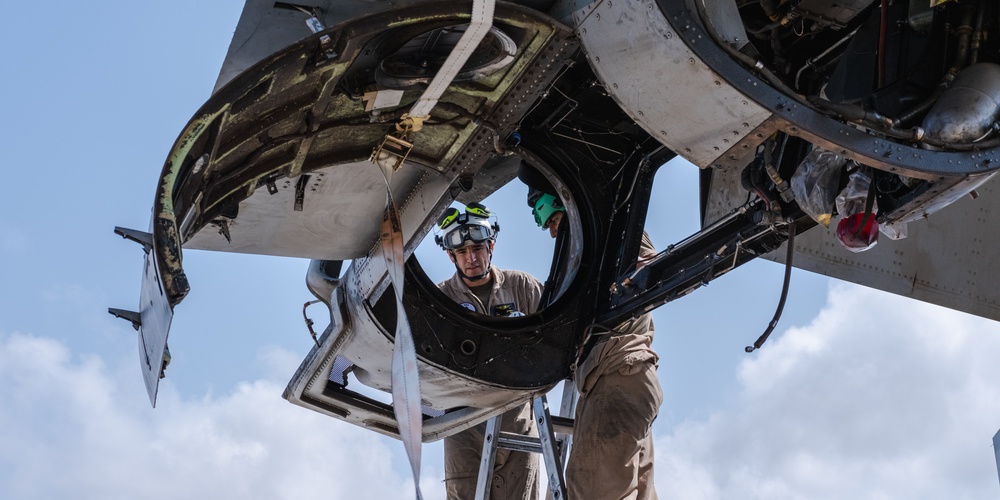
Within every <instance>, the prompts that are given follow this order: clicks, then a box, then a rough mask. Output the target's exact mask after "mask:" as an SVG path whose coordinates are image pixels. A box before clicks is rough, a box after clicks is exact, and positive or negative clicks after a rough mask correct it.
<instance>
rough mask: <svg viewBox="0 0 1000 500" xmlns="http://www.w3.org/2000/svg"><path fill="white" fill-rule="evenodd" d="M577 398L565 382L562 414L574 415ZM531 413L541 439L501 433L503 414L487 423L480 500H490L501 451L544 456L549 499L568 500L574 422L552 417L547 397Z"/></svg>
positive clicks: (534, 402) (569, 382) (478, 487)
mask: <svg viewBox="0 0 1000 500" xmlns="http://www.w3.org/2000/svg"><path fill="white" fill-rule="evenodd" d="M576 398H577V393H576V386H575V385H574V384H573V381H572V380H567V381H565V382H564V383H563V395H562V404H561V406H560V409H559V413H560V414H562V415H574V414H575V412H576ZM531 410H532V414H533V415H534V419H535V424H537V427H538V437H534V436H525V435H523V434H514V433H510V432H502V431H500V424H501V423H502V421H503V414H500V415H497V416H495V417H493V418H491V419H490V420H488V421H487V422H486V435H485V437H484V438H483V454H482V457H483V458H482V461H481V462H480V463H479V478H478V480H477V481H476V500H488V499H489V491H490V486H491V485H492V483H493V465H494V464H495V462H496V455H497V449H498V448H504V449H508V450H514V451H523V452H527V453H541V454H542V458H543V460H544V461H545V472H546V475H547V477H548V481H549V488H548V492H547V494H546V498H547V499H548V500H566V481H565V479H564V478H563V469H564V468H565V466H566V459H567V458H568V457H569V449H570V446H572V440H573V419H572V418H568V417H564V416H559V415H551V414H550V413H549V403H548V400H547V399H546V398H545V395H541V396H539V397H537V398H535V399H534V400H532V402H531Z"/></svg>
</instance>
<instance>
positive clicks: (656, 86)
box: [573, 1, 771, 166]
mask: <svg viewBox="0 0 1000 500" xmlns="http://www.w3.org/2000/svg"><path fill="white" fill-rule="evenodd" d="M573 17H574V22H576V23H577V25H578V26H577V30H578V32H579V33H580V39H581V41H582V43H583V45H584V47H585V48H586V50H587V54H588V57H589V58H590V60H591V61H592V63H593V65H594V69H595V72H596V73H597V75H598V76H599V77H600V78H601V80H602V81H603V82H604V84H605V87H606V88H607V90H608V92H609V93H610V94H611V95H612V96H614V98H615V99H616V100H617V101H618V102H619V104H620V105H621V107H622V109H624V110H625V111H626V112H628V113H629V115H630V117H631V118H632V119H633V120H635V122H636V123H637V124H639V125H640V126H642V127H643V128H644V129H645V130H646V131H647V132H648V133H649V134H650V135H651V136H653V137H655V138H656V139H657V140H659V141H660V142H662V143H663V144H665V145H666V146H667V147H669V148H671V149H672V150H674V151H675V152H676V153H677V154H679V155H681V156H683V157H684V158H686V159H688V160H689V161H691V162H692V163H694V164H696V165H699V166H708V165H713V164H717V163H719V162H720V157H723V155H724V154H726V153H727V152H728V154H729V155H733V157H731V158H729V157H727V158H726V159H725V161H724V162H725V163H726V164H730V163H732V164H739V165H745V164H746V163H747V162H748V161H749V160H750V159H751V158H752V157H753V152H754V150H753V148H751V147H749V146H742V147H740V148H737V150H733V148H734V146H736V145H737V144H738V143H740V142H741V140H742V139H743V138H744V137H747V136H748V135H751V134H753V135H755V136H756V137H763V136H764V134H763V133H761V131H760V130H757V128H758V126H760V125H761V124H762V123H764V122H765V120H767V119H768V118H769V117H770V116H771V113H770V112H769V111H768V110H767V109H765V108H763V107H762V106H760V105H758V104H757V103H756V102H755V101H753V100H752V99H750V98H748V97H747V96H745V95H743V94H742V93H740V92H739V91H737V90H736V89H735V88H733V87H732V86H730V85H726V84H724V80H723V79H722V77H721V76H719V75H718V74H717V73H716V72H715V71H713V70H712V69H711V68H709V67H708V66H707V65H706V64H705V63H704V62H703V61H702V60H701V58H700V57H698V56H696V55H695V54H694V53H693V52H692V51H691V50H690V49H688V47H687V45H686V44H685V43H684V41H683V40H682V39H681V36H682V35H681V34H680V33H678V32H677V31H676V30H674V29H673V28H672V27H671V26H670V25H669V24H668V23H667V21H666V19H665V18H664V17H663V14H662V13H661V12H660V9H659V7H658V6H657V5H656V3H655V2H639V1H620V2H602V3H600V4H598V5H597V6H596V7H595V8H594V10H593V12H590V11H588V10H581V11H578V12H576V13H574V15H573ZM758 134H759V135H758ZM731 150H733V151H735V152H731Z"/></svg>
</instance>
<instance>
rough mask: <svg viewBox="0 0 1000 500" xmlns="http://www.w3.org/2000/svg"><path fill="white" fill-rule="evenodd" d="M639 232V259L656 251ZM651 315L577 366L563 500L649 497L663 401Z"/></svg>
mask: <svg viewBox="0 0 1000 500" xmlns="http://www.w3.org/2000/svg"><path fill="white" fill-rule="evenodd" d="M655 253H656V251H655V250H654V249H653V246H652V243H651V242H650V241H649V238H648V236H646V235H645V234H644V235H643V245H642V251H641V254H642V256H644V257H648V256H651V255H653V254H655ZM652 343H653V319H652V316H651V315H650V314H644V315H642V316H640V317H639V318H637V319H635V320H632V321H628V322H625V323H622V324H621V325H618V326H617V327H616V328H615V331H614V332H612V333H611V334H609V335H608V338H607V340H604V341H602V342H600V343H598V344H597V345H596V346H594V348H593V349H592V350H591V352H590V353H589V354H588V355H587V356H586V358H584V360H583V361H582V362H581V363H580V365H579V366H578V367H577V370H576V373H575V374H574V379H575V381H576V385H577V389H578V390H579V391H580V400H579V402H578V403H577V407H576V416H575V422H574V424H573V447H572V448H571V451H570V456H569V459H568V461H567V464H566V487H567V492H566V494H567V496H568V497H569V500H618V499H629V500H655V499H656V488H655V487H654V484H653V434H652V425H653V420H654V419H655V418H656V415H657V413H658V412H659V408H660V404H661V403H662V402H663V392H662V390H661V389H660V382H659V380H658V379H657V377H656V362H657V361H658V360H659V356H657V355H656V352H655V351H653V348H652Z"/></svg>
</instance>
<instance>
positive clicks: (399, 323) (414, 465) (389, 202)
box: [382, 171, 423, 500]
mask: <svg viewBox="0 0 1000 500" xmlns="http://www.w3.org/2000/svg"><path fill="white" fill-rule="evenodd" d="M383 173H385V172H384V171H383ZM382 256H383V257H384V258H385V266H386V269H387V271H388V275H389V283H391V284H392V289H393V290H394V291H395V293H396V338H395V341H394V342H393V346H392V409H393V412H394V413H395V416H396V425H397V427H398V428H399V437H400V439H402V440H403V447H404V448H405V449H406V456H407V457H408V458H409V459H410V469H411V470H412V471H413V486H414V488H415V489H416V494H417V500H423V495H421V493H420V445H421V443H422V442H423V429H422V427H423V415H422V413H421V410H420V378H419V374H418V371H417V350H416V348H415V346H414V343H413V336H412V334H411V332H410V321H409V319H407V317H406V310H405V309H404V308H403V281H404V274H403V231H402V225H401V224H400V221H399V212H398V211H397V210H396V202H395V201H393V199H392V191H391V190H390V189H389V177H388V176H386V207H385V215H384V216H383V217H382Z"/></svg>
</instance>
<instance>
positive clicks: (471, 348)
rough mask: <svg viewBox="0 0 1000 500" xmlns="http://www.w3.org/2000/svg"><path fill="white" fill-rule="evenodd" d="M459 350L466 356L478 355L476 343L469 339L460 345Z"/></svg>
mask: <svg viewBox="0 0 1000 500" xmlns="http://www.w3.org/2000/svg"><path fill="white" fill-rule="evenodd" d="M458 348H459V350H461V351H462V354H465V355H466V356H472V355H473V354H475V353H476V343H475V342H473V341H471V340H468V339H466V340H463V341H462V343H461V344H459V346H458Z"/></svg>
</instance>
